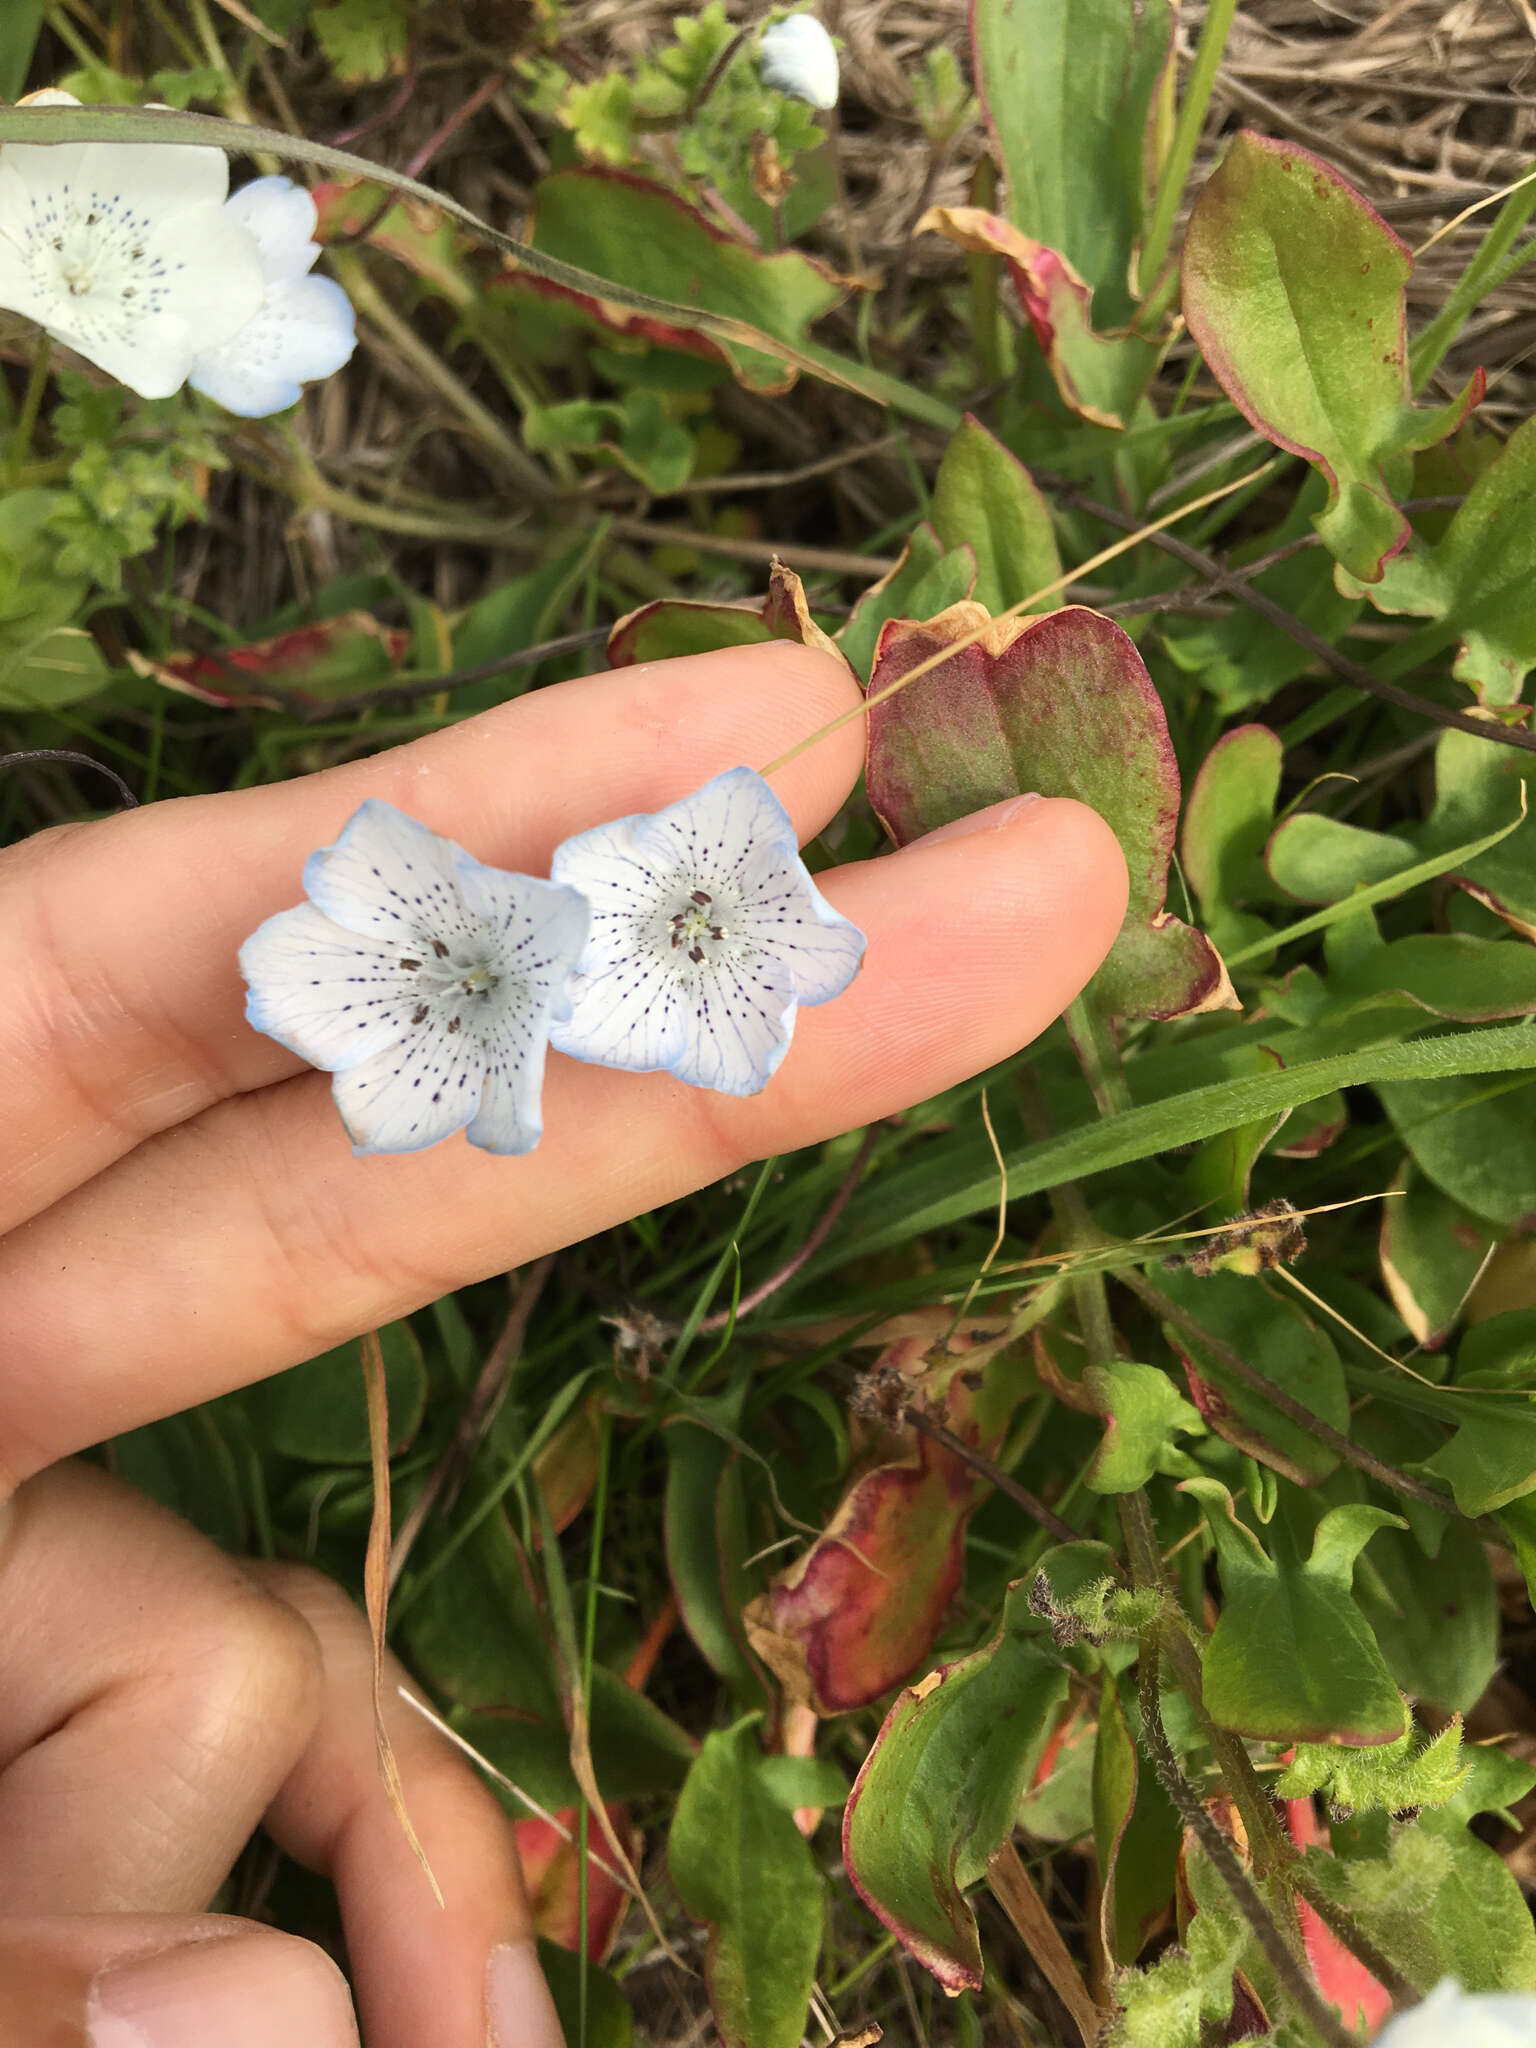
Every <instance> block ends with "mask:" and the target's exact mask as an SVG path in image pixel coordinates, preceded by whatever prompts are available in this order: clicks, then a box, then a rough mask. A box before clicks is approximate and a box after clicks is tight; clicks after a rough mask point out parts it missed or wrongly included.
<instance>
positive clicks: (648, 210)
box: [507, 165, 843, 393]
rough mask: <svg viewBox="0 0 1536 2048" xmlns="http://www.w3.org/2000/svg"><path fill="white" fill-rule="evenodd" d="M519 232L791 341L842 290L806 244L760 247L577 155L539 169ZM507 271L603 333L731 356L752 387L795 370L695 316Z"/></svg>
mask: <svg viewBox="0 0 1536 2048" xmlns="http://www.w3.org/2000/svg"><path fill="white" fill-rule="evenodd" d="M528 239H529V241H530V242H531V243H532V245H533V247H534V248H535V249H537V250H539V251H541V252H542V253H543V254H544V255H546V256H554V257H557V258H558V259H559V260H560V261H561V262H563V263H571V264H575V265H576V266H578V267H579V268H580V269H583V270H588V271H592V272H595V273H596V275H597V276H599V277H604V278H612V279H613V280H614V281H615V282H617V283H620V284H623V285H626V286H628V287H629V288H630V289H631V290H633V291H638V292H646V293H649V294H650V295H651V296H653V297H655V298H661V299H667V300H670V301H671V302H673V303H674V304H679V305H684V306H694V305H696V306H698V307H699V308H700V310H701V311H702V312H706V313H716V314H723V315H725V316H726V317H727V318H729V319H736V320H744V321H746V322H747V323H748V324H749V325H750V326H753V327H755V328H757V329H758V330H759V332H760V333H763V334H767V335H770V336H772V337H773V338H774V339H775V340H778V341H784V342H787V343H789V344H791V345H792V346H795V347H799V346H800V345H801V344H803V343H804V341H805V340H806V338H807V330H808V328H809V327H810V325H811V323H812V322H813V321H815V320H818V319H820V317H821V316H822V314H824V313H826V312H828V311H830V310H831V308H832V307H833V306H835V305H836V304H837V302H838V300H839V299H840V298H841V297H842V295H843V286H842V284H841V283H840V282H839V280H838V279H837V278H836V277H835V276H834V275H833V274H832V272H831V271H829V270H827V269H825V268H824V267H823V266H822V265H821V264H819V263H816V262H814V261H813V260H812V258H810V257H809V256H804V255H801V254H800V252H799V251H798V250H783V251H781V252H779V253H778V254H776V255H764V254H763V253H762V251H761V250H758V249H754V248H752V247H750V246H749V245H748V244H747V243H745V242H741V241H738V240H736V239H735V238H734V237H733V236H731V235H728V234H726V233H724V232H723V230H721V229H720V228H717V227H716V226H715V225H714V223H713V222H712V221H709V220H707V219H706V218H705V217H704V215H703V214H702V213H699V212H698V211H696V210H695V208H693V207H691V206H689V205H688V204H687V202H686V201H685V200H682V199H680V198H678V197H677V195H676V194H675V193H673V192H668V191H667V190H666V189H665V188H664V187H663V186H661V185H657V184H654V183H653V182H652V181H651V180H650V179H649V178H643V177H639V176H637V175H636V174H635V173H634V172H632V171H619V170H612V169H608V168H605V167H600V166H596V165H585V166H582V167H581V168H579V169H573V170H565V171H555V172H553V173H552V174H551V175H550V176H549V177H547V178H544V179H542V180H541V181H540V184H539V187H538V190H537V192H536V193H535V195H534V215H533V219H532V221H531V223H530V226H529V236H528ZM507 275H508V277H509V278H511V279H514V280H515V283H516V287H517V289H518V290H520V291H533V292H536V293H538V294H539V295H540V296H542V297H544V298H547V299H552V300H555V301H557V302H559V303H562V304H565V305H569V306H571V307H573V308H575V309H576V310H577V311H578V312H580V313H581V314H583V315H584V316H585V317H586V318H588V319H590V320H592V321H594V322H595V323H596V324H597V325H598V326H599V327H603V328H606V329H608V330H609V331H610V332H612V333H618V334H630V335H635V336H637V337H639V338H641V339H643V340H646V341H650V342H654V343H656V344H657V345H658V346H660V347H663V348H675V349H682V350H685V351H686V352H687V353H689V354H691V355H700V356H708V357H710V358H712V359H714V360H716V361H720V362H725V363H728V364H729V365H730V367H731V369H732V371H733V372H734V374H735V375H736V377H737V378H738V379H739V380H740V381H741V382H742V383H743V384H745V385H747V386H748V387H749V388H750V389H752V390H754V391H762V392H769V393H781V392H784V391H787V390H788V389H789V387H790V386H791V384H793V383H794V381H795V375H796V372H795V369H794V368H793V366H792V365H790V364H787V363H785V362H783V361H781V360H780V359H779V358H778V357H776V356H770V355H767V354H765V353H764V351H763V350H761V349H754V348H750V347H746V346H744V345H743V344H741V343H739V342H735V341H717V340H715V339H713V338H712V337H711V336H709V335H707V334H705V333H704V331H703V330H702V328H690V327H685V326H683V325H681V324H679V325H672V324H669V323H667V322H665V321H662V320H660V319H658V318H657V317H656V316H655V315H653V314H649V313H644V312H640V311H638V310H637V309H635V308H633V307H628V306H622V305H619V304H617V303H616V302H615V301H614V300H612V299H604V298H599V297H597V296H595V295H591V294H588V293H584V292H579V291H576V290H574V289H573V288H571V287H570V286H568V285H562V284H555V283H553V282H552V281H551V280H550V279H548V278H538V277H534V276H533V275H532V274H531V273H530V272H528V271H523V270H517V271H512V270H509V271H508V273H507Z"/></svg>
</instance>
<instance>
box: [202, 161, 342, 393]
mask: <svg viewBox="0 0 1536 2048" xmlns="http://www.w3.org/2000/svg"><path fill="white" fill-rule="evenodd" d="M224 211H225V213H226V215H227V216H229V218H231V219H232V220H234V221H236V222H238V223H239V225H240V226H242V227H243V228H244V229H245V230H246V232H247V233H248V234H249V235H250V236H251V238H252V240H253V242H254V243H255V246H256V249H257V253H258V255H259V257H260V259H261V268H262V277H263V280H264V286H265V292H266V296H265V298H264V300H263V303H262V306H261V309H260V311H259V312H257V313H256V314H255V316H254V317H253V318H252V319H250V320H248V321H247V322H246V324H245V325H244V326H243V327H242V328H240V329H239V331H238V332H237V333H235V334H232V335H231V336H230V337H229V338H228V340H226V341H224V342H223V343H221V344H220V345H219V346H218V347H216V348H210V349H206V350H204V351H203V352H202V354H200V355H199V356H198V358H197V360H196V362H195V363H194V364H193V365H192V373H191V376H190V378H189V380H188V381H189V382H190V383H191V385H192V386H193V388H194V390H197V391H201V392H202V393H203V394H204V396H205V397H208V398H211V399H213V400H214V401H215V402H216V403H217V404H219V405H222V406H223V407H224V408H225V410H226V411H228V412H233V413H238V414H239V415H240V416H241V417H242V418H244V419H264V418H265V417H266V416H267V414H269V413H274V412H285V411H286V410H287V408H288V407H289V406H290V405H297V404H298V401H299V396H300V392H301V390H302V387H303V386H304V385H305V384H307V383H309V382H311V381H312V380H314V379H315V378H317V377H329V376H331V375H332V374H333V373H334V372H335V371H337V370H339V369H340V368H341V367H342V365H343V364H344V363H345V362H347V361H348V360H349V359H350V357H351V354H352V351H353V349H354V348H355V347H356V345H357V323H356V319H355V317H354V315H353V311H352V302H351V300H350V299H349V298H348V297H347V295H346V293H345V292H344V291H343V290H342V288H341V286H340V285H339V284H335V283H333V282H332V280H331V279H330V278H328V277H311V276H310V275H309V272H310V270H311V268H312V267H313V265H314V262H315V258H316V257H317V256H318V255H319V254H320V248H319V244H318V243H317V242H316V241H315V240H314V232H315V223H316V218H317V216H316V213H315V202H314V201H313V200H312V199H311V198H310V196H309V194H308V193H307V192H306V191H304V189H303V188H302V187H301V186H298V185H295V184H294V183H293V182H292V180H291V179H289V178H278V177H273V178H257V179H254V180H253V181H252V183H251V184H249V185H242V186H241V188H240V190H239V191H238V192H237V193H236V194H235V195H234V197H233V198H232V199H231V200H230V201H229V203H228V205H227V206H226V207H225V209H224Z"/></svg>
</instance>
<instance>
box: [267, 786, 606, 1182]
mask: <svg viewBox="0 0 1536 2048" xmlns="http://www.w3.org/2000/svg"><path fill="white" fill-rule="evenodd" d="M304 893H305V894H306V895H307V896H308V897H309V899H310V900H309V902H308V903H302V904H300V905H299V907H298V908H297V909H296V910H282V911H279V912H278V914H277V916H276V917H269V918H268V919H267V921H266V923H265V924H264V925H262V926H260V927H259V929H258V930H256V931H255V932H253V933H252V934H251V936H250V938H248V939H247V940H246V942H245V944H244V945H243V946H242V947H241V949H240V968H241V972H242V973H243V974H244V976H245V978H246V980H247V982H249V984H250V995H249V998H248V1000H247V1003H246V1016H247V1017H248V1018H249V1020H250V1022H251V1023H252V1024H254V1025H255V1027H256V1029H257V1030H258V1031H264V1032H266V1033H267V1035H268V1037H270V1038H275V1039H277V1040H278V1042H279V1043H280V1044H282V1045H286V1046H288V1047H289V1048H290V1050H291V1051H293V1052H296V1053H298V1054H299V1056H300V1057H301V1058H302V1059H306V1060H308V1061H309V1062H310V1064H311V1065H312V1066H316V1067H320V1068H323V1069H324V1070H325V1071H326V1072H327V1073H331V1074H334V1075H335V1077H336V1079H335V1082H334V1084H333V1090H332V1092H333V1093H334V1095H335V1098H336V1107H337V1108H338V1109H339V1110H340V1112H341V1120H342V1122H343V1124H345V1126H346V1129H347V1134H348V1136H349V1137H350V1138H351V1139H352V1143H353V1149H354V1151H356V1152H357V1153H359V1154H363V1153H369V1152H417V1151H420V1150H421V1148H422V1147H423V1146H424V1145H435V1144H436V1143H437V1142H438V1141H439V1139H442V1138H447V1137H451V1136H452V1134H453V1133H454V1132H455V1131H457V1130H462V1129H463V1128H464V1127H465V1126H466V1125H467V1126H468V1132H467V1135H468V1138H469V1142H470V1143H471V1144H472V1145H480V1146H483V1147H484V1149H485V1150H486V1151H487V1152H529V1151H532V1149H533V1147H534V1146H535V1145H536V1144H537V1143H538V1142H539V1136H540V1133H541V1132H542V1130H543V1121H542V1116H541V1112H540V1106H539V1097H540V1093H541V1091H542V1087H543V1081H544V1051H545V1046H546V1044H547V1042H548V1038H549V1027H550V1024H551V1023H552V1022H553V1021H554V1020H555V1019H557V1018H561V1017H564V1016H566V1015H567V1014H568V1010H569V997H568V993H567V983H568V977H569V974H570V970H571V968H572V967H573V966H574V964H575V962H576V959H577V956H578V955H579V954H580V952H581V949H582V947H583V945H584V944H585V942H586V937H587V906H586V904H585V903H584V902H583V901H582V899H581V897H580V896H579V895H578V894H577V893H576V891H575V890H574V889H567V888H562V887H559V886H557V885H556V884H555V883H552V882H539V881H535V880H533V879H532V877H530V876H528V875H513V874H506V873H503V872H502V870H501V869H499V868H490V867H485V866H482V864H481V863H480V862H479V861H477V860H475V859H474V858H473V856H472V855H470V854H467V853H466V852H465V851H464V849H463V848H462V847H461V846H456V845H455V844H454V843H453V841H452V840H451V839H440V838H439V837H438V836H437V834H436V833H435V832H429V831H428V830H427V828H426V826H425V825H419V824H417V822H416V820H415V819H414V818H408V817H406V815H405V813H404V812H403V811H397V810H396V809H395V807H394V806H393V804H386V803H380V802H378V801H377V800H371V801H369V802H368V803H365V804H364V805H363V806H362V808H361V809H360V810H358V811H356V812H354V814H353V816H352V817H351V818H350V819H349V820H348V822H347V825H346V827H345V829H344V830H343V832H342V834H341V837H340V838H339V839H338V840H337V842H336V844H335V845H334V846H327V847H323V848H322V849H321V850H320V851H319V852H318V853H314V854H311V855H310V857H309V860H308V861H307V862H306V864H305V868H304Z"/></svg>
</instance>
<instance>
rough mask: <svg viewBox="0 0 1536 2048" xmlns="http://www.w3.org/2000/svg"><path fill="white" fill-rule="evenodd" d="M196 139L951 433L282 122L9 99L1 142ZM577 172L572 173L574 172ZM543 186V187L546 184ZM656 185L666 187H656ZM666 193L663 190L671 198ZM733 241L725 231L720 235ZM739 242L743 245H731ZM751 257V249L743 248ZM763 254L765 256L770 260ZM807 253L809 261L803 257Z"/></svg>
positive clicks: (897, 382) (771, 336)
mask: <svg viewBox="0 0 1536 2048" xmlns="http://www.w3.org/2000/svg"><path fill="white" fill-rule="evenodd" d="M125 141H138V142H193V143H203V144H207V145H210V146H211V147H213V148H216V149H224V150H233V151H239V152H241V153H242V154H252V153H256V152H269V153H270V154H271V155H273V156H275V157H277V158H279V159H280V160H282V161H285V162H291V163H309V164H316V165H318V166H320V167H321V168H323V169H325V170H329V171H334V172H335V173H337V175H338V176H341V177H363V178H372V179H374V180H375V181H376V182H377V183H379V184H381V185H385V186H388V187H389V188H390V189H391V190H393V191H396V192H404V193H408V194H409V195H410V196H411V197H412V198H413V199H420V200H425V201H426V202H427V204H428V205H431V206H435V207H437V208H439V209H440V210H441V211H442V212H443V213H445V214H447V215H449V216H450V218H452V219H454V220H458V221H461V222H463V224H464V225H465V226H466V227H469V228H472V229H473V230H474V232H475V233H476V234H477V235H479V236H480V237H481V238H482V239H483V240H484V241H486V242H488V243H489V244H490V245H491V246H492V247H493V248H496V249H499V250H501V251H502V252H503V253H504V254H505V255H507V256H510V257H511V258H513V259H514V261H515V263H516V265H517V267H518V268H519V269H521V270H524V271H526V272H528V273H529V275H530V276H533V277H537V278H542V279H545V280H547V281H548V283H549V284H550V285H552V286H554V287H555V288H556V289H557V290H558V291H560V292H563V293H565V294H567V295H572V296H574V297H575V298H577V299H582V298H592V299H594V300H595V301H598V302H600V303H601V302H608V301H611V302H612V303H614V304H616V305H620V306H624V307H627V308H628V309H629V310H630V311H632V312H635V313H641V314H648V315H651V316H654V318H655V319H657V320H659V321H660V323H661V326H662V328H663V329H667V330H672V331H673V332H674V333H675V332H677V331H681V332H683V333H686V332H688V331H690V330H692V329H698V330H699V331H700V332H701V333H703V334H706V335H708V336H710V337H712V338H713V339H714V340H716V341H717V342H718V343H719V344H720V346H721V349H722V351H724V352H726V353H727V354H729V353H730V352H731V351H733V350H734V351H735V352H736V353H737V354H738V355H745V356H748V357H750V356H752V355H754V354H757V355H765V356H767V357H769V358H771V359H772V360H774V361H777V362H780V363H786V364H790V365H792V366H793V367H794V368H796V369H801V370H807V371H809V372H810V373H811V374H812V375H813V376H817V377H821V378H823V379H825V380H826V381H827V382H829V383H832V384H837V385H841V386H842V387H843V388H844V389H845V390H849V391H860V392H862V393H863V394H864V396H865V397H866V398H869V399H872V400H873V401H874V402H875V403H876V404H878V405H887V406H891V407H893V408H894V409H895V410H896V411H898V412H901V413H905V414H906V415H907V416H908V417H910V418H913V419H920V420H924V421H926V422H927V423H928V424H929V425H930V426H935V427H938V428H940V429H941V430H942V431H944V432H946V433H949V432H953V430H954V428H955V427H956V426H958V425H959V417H958V415H957V414H956V413H955V411H954V409H953V407H951V406H948V405H945V404H943V403H942V402H941V401H940V400H938V399H935V398H933V397H931V396H930V395H929V394H928V393H927V392H926V391H920V390H918V389H917V388H916V387H915V386H912V385H909V384H906V383H903V382H902V380H901V379H900V378H897V377H889V376H886V375H884V374H883V373H881V372H879V371H876V370H871V369H869V368H867V367H866V366H865V365H864V364H862V363H859V362H855V361H852V360H845V359H844V358H842V357H840V356H838V355H836V354H835V353H834V352H833V351H832V350H830V349H824V348H819V347H817V346H815V345H814V344H811V343H805V344H804V345H797V344H795V343H791V342H789V341H787V340H785V339H784V338H783V337H782V336H780V335H779V334H777V333H775V332H773V331H772V330H770V331H768V332H764V331H763V330H761V329H759V328H755V327H753V326H752V325H751V324H750V322H748V321H745V320H741V319H737V318H736V317H734V316H733V315H732V314H729V313H722V312H719V311H717V310H715V309H714V308H712V307H706V306H703V305H692V304H675V303H674V302H673V301H671V300H669V299H658V298H653V297H651V296H650V295H649V294H648V293H647V292H644V291H637V290H635V289H633V288H632V287H631V286H630V285H628V284H626V283H624V282H622V281H620V280H619V279H618V278H616V277H605V276H598V275H595V274H594V273H592V272H591V271H587V270H583V269H581V268H580V267H579V266H577V265H575V264H572V263H567V262H563V261H561V260H560V259H559V258H558V257H554V256H551V255H549V254H548V253H547V252H546V251H543V250H541V249H538V248H535V247H533V246H532V245H530V244H529V243H527V242H520V241H518V240H517V238H516V237H515V236H513V235H507V234H503V233H502V232H501V230H500V229H499V228H494V227H492V226H491V224H490V222H489V221H486V220H482V219H481V218H480V216H479V215H478V214H476V213H474V212H472V211H471V210H470V208H468V207H467V206H462V205H460V204H459V202H458V201H457V200H456V199H453V198H451V197H450V196H449V195H448V194H446V193H443V192H438V191H434V190H433V188H432V187H431V186H430V185H424V184H422V183H421V181H420V180H419V179H417V178H408V177H406V176H405V175H404V174H403V173H401V172H399V171H392V170H389V169H387V168H386V167H385V166H383V165H381V164H375V163H370V162H369V161H368V159H367V158H366V157H360V156H354V155H352V154H351V153H350V151H347V150H344V149H333V148H332V147H331V146H330V145H329V144H328V143H324V142H311V141H309V140H308V138H307V137H304V136H295V135H290V134H288V133H287V132H286V131H285V130H283V129H281V128H262V127H257V126H254V125H252V126H247V125H245V124H244V123H242V122H237V121H223V120H219V119H217V118H216V117H215V116H213V115H211V114H189V113H176V112H167V111H164V110H160V109H156V108H153V107H10V108H5V109H3V110H0V144H4V143H5V142H125ZM573 175H574V174H573ZM541 189H542V188H541ZM654 189H656V190H657V191H659V190H660V188H659V187H658V188H654ZM665 196H666V195H665V194H662V197H665ZM723 239H726V240H727V241H728V238H723ZM729 246H730V247H732V248H736V249H742V248H743V247H744V245H742V244H736V243H731V244H729ZM746 253H747V254H748V255H751V254H753V252H752V251H750V250H749V251H747V252H746ZM765 260H766V259H765ZM799 260H801V261H803V260H804V259H799ZM770 296H771V294H770Z"/></svg>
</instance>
